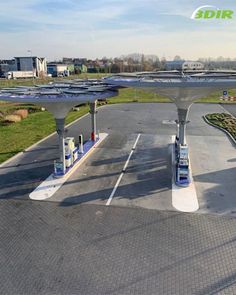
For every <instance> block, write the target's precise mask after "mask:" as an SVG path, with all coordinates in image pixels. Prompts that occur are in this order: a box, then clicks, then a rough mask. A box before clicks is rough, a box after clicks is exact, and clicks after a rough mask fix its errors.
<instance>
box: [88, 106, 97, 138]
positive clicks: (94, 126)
mask: <svg viewBox="0 0 236 295" xmlns="http://www.w3.org/2000/svg"><path fill="white" fill-rule="evenodd" d="M89 107H90V114H91V140H92V141H96V138H97V124H96V123H97V122H96V114H97V101H94V102H90V103H89Z"/></svg>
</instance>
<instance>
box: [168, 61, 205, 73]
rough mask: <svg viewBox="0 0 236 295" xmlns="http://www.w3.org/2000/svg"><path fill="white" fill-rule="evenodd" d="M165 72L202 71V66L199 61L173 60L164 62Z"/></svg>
mask: <svg viewBox="0 0 236 295" xmlns="http://www.w3.org/2000/svg"><path fill="white" fill-rule="evenodd" d="M165 67H166V70H168V71H171V70H179V71H186V70H203V69H204V64H203V63H201V62H199V61H185V60H173V61H166V63H165Z"/></svg>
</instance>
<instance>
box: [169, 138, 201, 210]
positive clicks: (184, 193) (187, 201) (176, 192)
mask: <svg viewBox="0 0 236 295" xmlns="http://www.w3.org/2000/svg"><path fill="white" fill-rule="evenodd" d="M174 141H175V136H172V143H173V148H172V206H173V207H174V208H175V209H177V210H178V211H182V212H195V211H197V210H198V209H199V204H198V199H197V193H196V188H195V184H194V181H193V178H192V172H191V165H190V161H189V174H190V180H191V183H190V184H189V186H188V187H179V186H177V185H176V184H175V176H174V173H175V171H174V169H175V167H174V164H175V147H174Z"/></svg>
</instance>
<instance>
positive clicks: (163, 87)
mask: <svg viewBox="0 0 236 295" xmlns="http://www.w3.org/2000/svg"><path fill="white" fill-rule="evenodd" d="M105 81H106V82H107V83H109V84H112V85H117V86H123V87H133V88H139V89H143V90H144V91H148V92H153V93H158V94H160V95H163V96H165V97H168V98H170V99H171V100H172V101H173V102H174V103H175V105H176V107H177V113H178V119H177V120H176V126H177V134H176V139H175V169H174V170H175V173H174V174H175V182H176V184H177V185H179V186H188V185H189V183H190V173H189V172H190V171H189V170H190V169H189V151H188V145H187V142H186V136H185V133H186V125H187V123H188V120H187V117H188V111H189V108H190V106H191V105H192V103H193V102H194V101H195V100H197V99H199V98H201V97H204V96H206V95H208V94H210V93H212V92H214V91H216V90H226V89H231V88H236V75H235V72H234V73H230V72H219V71H218V72H213V71H212V72H211V71H203V72H196V71H193V72H185V73H183V72H179V71H170V72H168V71H160V72H142V73H132V74H127V73H125V74H117V75H114V76H111V77H107V78H106V79H105Z"/></svg>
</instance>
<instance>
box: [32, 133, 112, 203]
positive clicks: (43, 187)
mask: <svg viewBox="0 0 236 295" xmlns="http://www.w3.org/2000/svg"><path fill="white" fill-rule="evenodd" d="M99 136H100V139H99V141H98V142H97V143H96V144H95V145H94V146H93V147H92V148H91V149H90V150H89V151H88V152H87V153H86V155H85V156H84V157H82V158H81V159H80V160H79V161H78V162H77V163H76V164H75V166H74V167H73V168H72V169H71V170H70V171H69V172H67V173H66V175H65V176H63V177H61V178H54V177H53V174H51V175H50V176H49V177H48V178H47V179H45V181H43V182H42V183H41V184H40V185H39V186H38V187H37V188H36V189H35V190H34V191H33V192H32V193H30V195H29V197H30V199H32V200H38V201H39V200H45V199H48V198H50V197H52V196H53V195H54V194H55V193H56V191H58V190H59V188H60V187H61V186H62V185H63V184H64V183H65V182H66V181H67V179H68V178H69V177H70V176H71V175H72V173H73V172H74V171H75V170H76V169H77V168H78V167H79V166H80V165H81V164H82V163H83V162H84V161H85V159H87V158H88V156H89V155H90V154H91V153H92V151H94V150H95V148H96V147H98V145H99V144H100V143H101V142H102V141H103V140H104V139H105V138H106V137H107V136H108V134H107V133H100V134H99Z"/></svg>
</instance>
